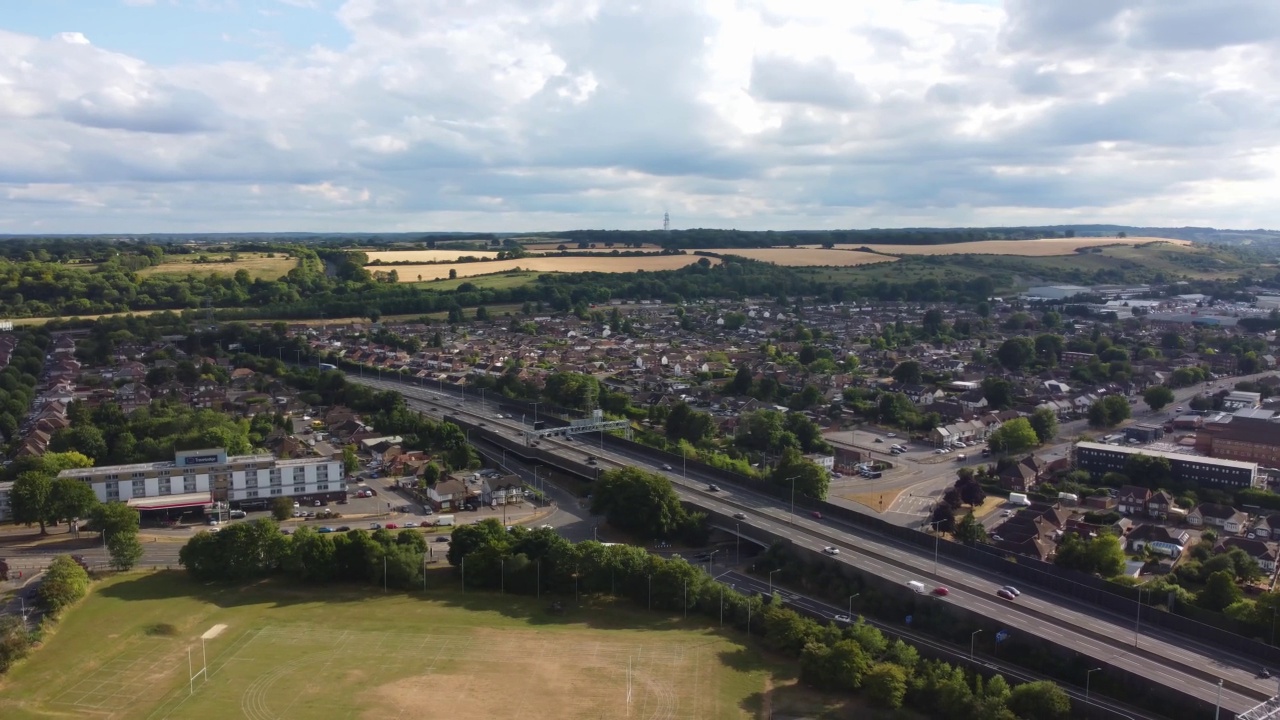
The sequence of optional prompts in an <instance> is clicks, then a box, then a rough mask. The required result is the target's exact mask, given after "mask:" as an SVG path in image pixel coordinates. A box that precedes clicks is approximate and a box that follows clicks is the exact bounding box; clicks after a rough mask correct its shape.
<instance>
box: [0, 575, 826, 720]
mask: <svg viewBox="0 0 1280 720" xmlns="http://www.w3.org/2000/svg"><path fill="white" fill-rule="evenodd" d="M430 582H431V584H432V585H436V583H437V582H439V584H440V585H441V587H438V588H433V589H431V590H430V591H428V592H425V593H420V594H404V593H394V592H393V593H389V594H386V595H384V594H383V593H381V592H378V591H376V590H368V589H365V588H354V587H336V588H332V587H330V588H305V589H297V588H290V587H282V586H277V585H276V584H274V583H270V582H267V583H260V584H257V585H252V586H248V587H235V588H224V587H209V586H200V585H198V584H195V583H192V582H190V581H188V580H187V579H186V577H185V575H182V574H180V573H177V572H174V573H156V574H135V575H128V576H124V577H121V578H115V579H112V580H108V581H105V582H103V583H101V584H100V585H97V586H95V589H94V592H93V594H92V595H91V596H90V598H89V599H88V600H87V601H85V602H84V603H83V604H82V605H81V606H79V607H77V608H75V609H73V610H72V611H70V612H69V613H68V614H67V615H66V617H65V619H64V620H63V621H62V622H60V623H59V624H58V625H57V626H56V630H55V632H54V633H52V634H51V636H50V637H49V638H48V641H47V642H46V644H45V645H44V647H42V648H40V649H39V650H37V651H36V652H35V653H34V654H33V656H32V657H31V658H29V659H28V660H27V661H25V662H24V663H22V664H20V665H19V666H17V667H16V668H14V670H13V671H12V672H11V673H10V674H9V675H8V676H6V678H5V679H4V682H3V684H0V717H4V718H6V720H19V719H22V720H25V719H28V718H55V717H93V718H108V719H125V718H130V719H131V718H144V719H147V720H152V719H154V720H162V719H164V718H175V719H177V718H193V719H200V720H203V719H207V720H214V719H218V720H222V719H224V718H239V717H244V718H250V719H251V720H269V719H274V718H291V719H292V718H451V719H457V720H469V719H475V720H480V719H481V718H484V719H488V718H501V717H520V718H529V719H531V720H539V719H547V720H550V719H555V720H576V719H578V718H582V719H586V718H626V717H635V718H646V719H648V718H669V719H672V720H674V719H677V718H679V719H688V720H694V719H695V718H752V717H759V716H762V715H764V714H765V713H769V712H772V713H778V712H780V711H786V712H792V711H794V712H797V713H802V714H808V715H811V716H820V715H823V714H825V713H828V712H832V711H834V710H835V706H834V705H831V704H828V702H827V701H826V700H824V699H823V698H821V697H819V696H816V695H813V694H812V693H808V692H807V691H804V690H803V689H801V688H798V687H797V686H796V684H795V677H794V671H795V669H794V665H793V664H789V663H784V662H781V661H777V660H774V659H771V658H769V657H766V656H762V655H760V654H759V653H757V651H755V650H754V649H750V648H746V647H744V646H743V645H741V644H740V643H739V642H738V639H739V638H738V636H737V635H736V634H733V633H727V634H723V635H722V634H719V633H718V632H714V631H712V630H709V629H706V627H705V623H704V622H703V621H702V620H701V619H699V620H697V621H696V622H695V621H692V620H691V621H690V622H689V624H687V625H685V624H683V623H682V622H681V621H679V620H678V619H673V618H668V617H665V616H661V615H659V614H656V613H655V614H650V613H648V612H645V611H643V610H639V609H633V608H632V606H630V605H629V604H627V603H616V604H615V603H612V602H607V601H596V602H592V601H588V600H586V599H585V598H584V602H583V606H582V607H577V606H575V605H574V602H573V599H572V598H568V599H566V600H565V606H566V610H565V612H563V613H562V614H561V613H552V612H550V611H549V608H548V607H547V606H548V605H549V600H548V599H547V598H543V599H542V600H541V601H539V600H536V599H534V598H530V597H523V596H515V595H495V594H492V593H476V592H472V593H466V594H463V593H461V592H459V591H458V590H457V589H456V588H453V587H452V586H453V583H454V581H453V580H452V576H451V575H448V574H447V573H444V574H441V577H439V578H432V580H431V581H430ZM445 585H447V586H448V588H449V589H442V588H443V586H445ZM220 626H221V627H220ZM202 635H206V636H208V639H206V640H204V641H203V648H202V641H201V636H202ZM188 657H190V667H191V670H190V671H189V670H188V662H189V661H188ZM205 658H207V666H206V664H205V663H206V661H205ZM202 667H207V672H205V673H202V672H201V668H202ZM193 674H194V675H195V676H196V677H195V679H194V681H192V675H193ZM206 675H207V677H206ZM628 692H629V693H630V702H628V699H627V698H628ZM848 709H849V706H848V705H843V706H842V707H841V709H840V712H844V711H848Z"/></svg>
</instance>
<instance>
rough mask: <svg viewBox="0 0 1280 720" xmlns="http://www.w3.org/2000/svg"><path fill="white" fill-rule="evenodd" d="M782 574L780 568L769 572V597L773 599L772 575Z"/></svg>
mask: <svg viewBox="0 0 1280 720" xmlns="http://www.w3.org/2000/svg"><path fill="white" fill-rule="evenodd" d="M780 572H782V568H778V569H777V570H770V571H769V597H773V574H774V573H780Z"/></svg>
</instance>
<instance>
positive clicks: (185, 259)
mask: <svg viewBox="0 0 1280 720" xmlns="http://www.w3.org/2000/svg"><path fill="white" fill-rule="evenodd" d="M200 257H201V255H166V256H165V259H164V262H162V263H160V264H159V265H156V266H154V267H149V268H143V269H142V270H139V271H138V274H139V275H143V276H146V275H187V274H189V273H194V274H196V275H207V274H209V273H213V274H215V275H235V274H236V271H237V270H247V271H249V276H250V277H252V278H253V279H254V280H259V279H261V280H277V279H279V278H281V277H283V276H284V275H286V274H287V273H288V272H289V271H290V270H292V269H294V268H295V267H297V265H298V261H297V260H296V259H294V258H291V257H289V256H287V255H283V254H281V253H275V257H267V253H254V252H242V253H240V254H239V257H237V258H236V261H235V262H227V261H228V260H229V259H230V256H229V255H228V254H227V253H204V254H203V257H206V258H208V259H209V260H210V262H196V260H197V259H198V258H200Z"/></svg>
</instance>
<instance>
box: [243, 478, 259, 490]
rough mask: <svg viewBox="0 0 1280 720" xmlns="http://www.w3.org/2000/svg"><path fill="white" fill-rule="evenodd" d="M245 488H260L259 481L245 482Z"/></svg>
mask: <svg viewBox="0 0 1280 720" xmlns="http://www.w3.org/2000/svg"><path fill="white" fill-rule="evenodd" d="M244 486H245V487H247V488H256V487H258V481H257V480H245V481H244Z"/></svg>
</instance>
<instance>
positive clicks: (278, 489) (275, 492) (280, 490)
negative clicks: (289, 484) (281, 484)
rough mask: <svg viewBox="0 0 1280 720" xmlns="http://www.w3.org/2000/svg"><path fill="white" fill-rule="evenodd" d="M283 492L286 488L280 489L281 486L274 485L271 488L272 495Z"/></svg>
mask: <svg viewBox="0 0 1280 720" xmlns="http://www.w3.org/2000/svg"><path fill="white" fill-rule="evenodd" d="M283 493H284V490H282V489H280V488H278V487H273V488H271V494H272V495H281V494H283Z"/></svg>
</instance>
